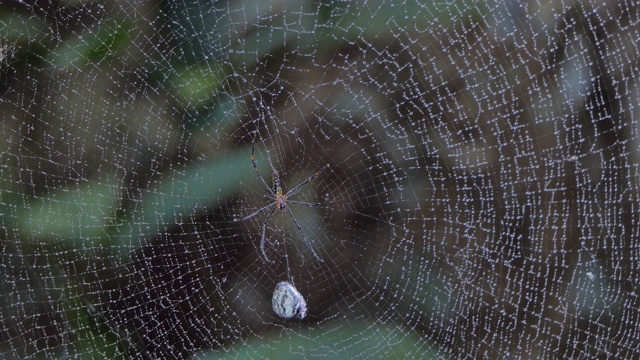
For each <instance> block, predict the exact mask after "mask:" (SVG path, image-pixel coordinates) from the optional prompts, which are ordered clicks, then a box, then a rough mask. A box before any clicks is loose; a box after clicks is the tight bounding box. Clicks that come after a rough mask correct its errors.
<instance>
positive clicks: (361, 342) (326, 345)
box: [196, 321, 440, 360]
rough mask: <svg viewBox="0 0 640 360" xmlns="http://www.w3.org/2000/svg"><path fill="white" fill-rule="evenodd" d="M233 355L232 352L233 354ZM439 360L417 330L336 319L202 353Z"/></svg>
mask: <svg viewBox="0 0 640 360" xmlns="http://www.w3.org/2000/svg"><path fill="white" fill-rule="evenodd" d="M381 345H382V346H381ZM229 353H230V354H232V355H229ZM326 356H332V357H335V358H337V359H356V358H375V359H407V358H420V359H425V360H428V359H439V358H440V357H438V356H437V355H436V353H435V352H434V351H433V350H432V349H430V348H429V346H428V345H426V344H425V343H424V341H423V339H421V338H420V337H418V336H417V335H416V334H415V333H412V332H410V331H406V330H404V329H402V328H395V327H392V326H389V325H384V324H382V325H381V324H367V323H364V322H361V321H351V322H335V323H329V324H325V325H323V326H320V327H317V328H313V329H309V328H305V329H302V330H296V331H289V330H284V331H282V332H273V333H271V334H267V336H266V337H265V338H263V339H259V338H254V339H251V340H249V341H248V342H247V343H246V344H240V345H238V346H236V347H234V348H232V349H229V350H228V352H224V353H223V352H211V353H210V354H207V353H204V354H198V355H197V356H196V358H198V359H203V360H205V359H211V360H213V359H227V358H233V359H300V358H313V357H326Z"/></svg>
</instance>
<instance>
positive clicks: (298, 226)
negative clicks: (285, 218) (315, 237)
mask: <svg viewBox="0 0 640 360" xmlns="http://www.w3.org/2000/svg"><path fill="white" fill-rule="evenodd" d="M285 209H287V211H288V212H289V215H290V216H291V219H292V220H293V222H294V223H295V224H296V227H297V228H298V230H300V233H301V234H302V238H303V239H304V241H305V242H306V243H307V246H309V249H311V252H312V253H313V256H315V257H316V259H318V261H320V262H324V261H323V260H322V259H320V257H319V256H318V254H316V252H315V250H313V247H312V246H311V243H310V242H309V240H308V239H307V236H306V235H305V234H304V231H303V230H302V227H301V226H300V224H298V220H296V217H295V216H293V212H292V211H291V209H289V207H288V206H287V207H286V208H285Z"/></svg>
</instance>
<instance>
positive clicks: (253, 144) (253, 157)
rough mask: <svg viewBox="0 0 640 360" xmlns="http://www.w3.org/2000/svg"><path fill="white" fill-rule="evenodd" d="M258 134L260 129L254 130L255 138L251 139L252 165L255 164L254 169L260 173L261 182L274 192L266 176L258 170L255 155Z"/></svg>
mask: <svg viewBox="0 0 640 360" xmlns="http://www.w3.org/2000/svg"><path fill="white" fill-rule="evenodd" d="M256 136H258V131H257V130H256V131H254V133H253V140H252V141H251V165H253V170H255V171H256V174H257V175H258V178H259V179H260V182H262V185H264V187H265V188H266V189H267V190H269V192H270V193H272V194H273V190H272V189H271V187H270V186H269V185H268V184H267V182H266V181H264V178H263V177H262V175H260V170H258V164H257V163H256V157H255V156H254V152H255V150H256Z"/></svg>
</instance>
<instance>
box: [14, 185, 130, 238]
mask: <svg viewBox="0 0 640 360" xmlns="http://www.w3.org/2000/svg"><path fill="white" fill-rule="evenodd" d="M120 193H121V188H120V187H119V186H118V184H117V183H115V182H91V181H85V182H81V183H75V184H73V185H71V186H69V187H68V188H63V189H57V190H56V191H54V192H51V193H49V194H48V195H47V196H45V197H44V198H39V199H35V200H33V201H31V202H30V203H29V204H28V205H27V207H26V208H23V209H22V210H21V211H20V212H19V214H18V229H19V231H20V232H21V233H22V234H23V235H24V236H26V237H27V238H31V239H42V238H46V239H50V240H56V241H57V240H60V239H62V240H63V241H66V242H68V243H69V245H70V246H71V247H72V248H74V249H80V248H88V247H95V246H98V244H99V242H100V241H101V240H102V239H104V235H105V225H107V224H108V223H109V221H111V220H112V219H113V218H114V216H115V208H116V206H117V205H118V196H119V195H120Z"/></svg>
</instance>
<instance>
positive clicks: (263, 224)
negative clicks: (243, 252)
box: [260, 204, 276, 262]
mask: <svg viewBox="0 0 640 360" xmlns="http://www.w3.org/2000/svg"><path fill="white" fill-rule="evenodd" d="M272 205H274V204H272ZM269 206H271V205H269ZM274 211H276V208H275V207H274V208H273V210H271V212H270V213H269V215H267V218H266V219H264V222H263V223H262V238H261V239H260V251H262V256H264V259H265V260H266V261H267V262H271V260H269V258H268V257H267V252H266V250H265V249H264V245H265V243H266V242H267V238H266V234H267V221H269V219H270V218H271V215H273V212H274Z"/></svg>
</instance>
